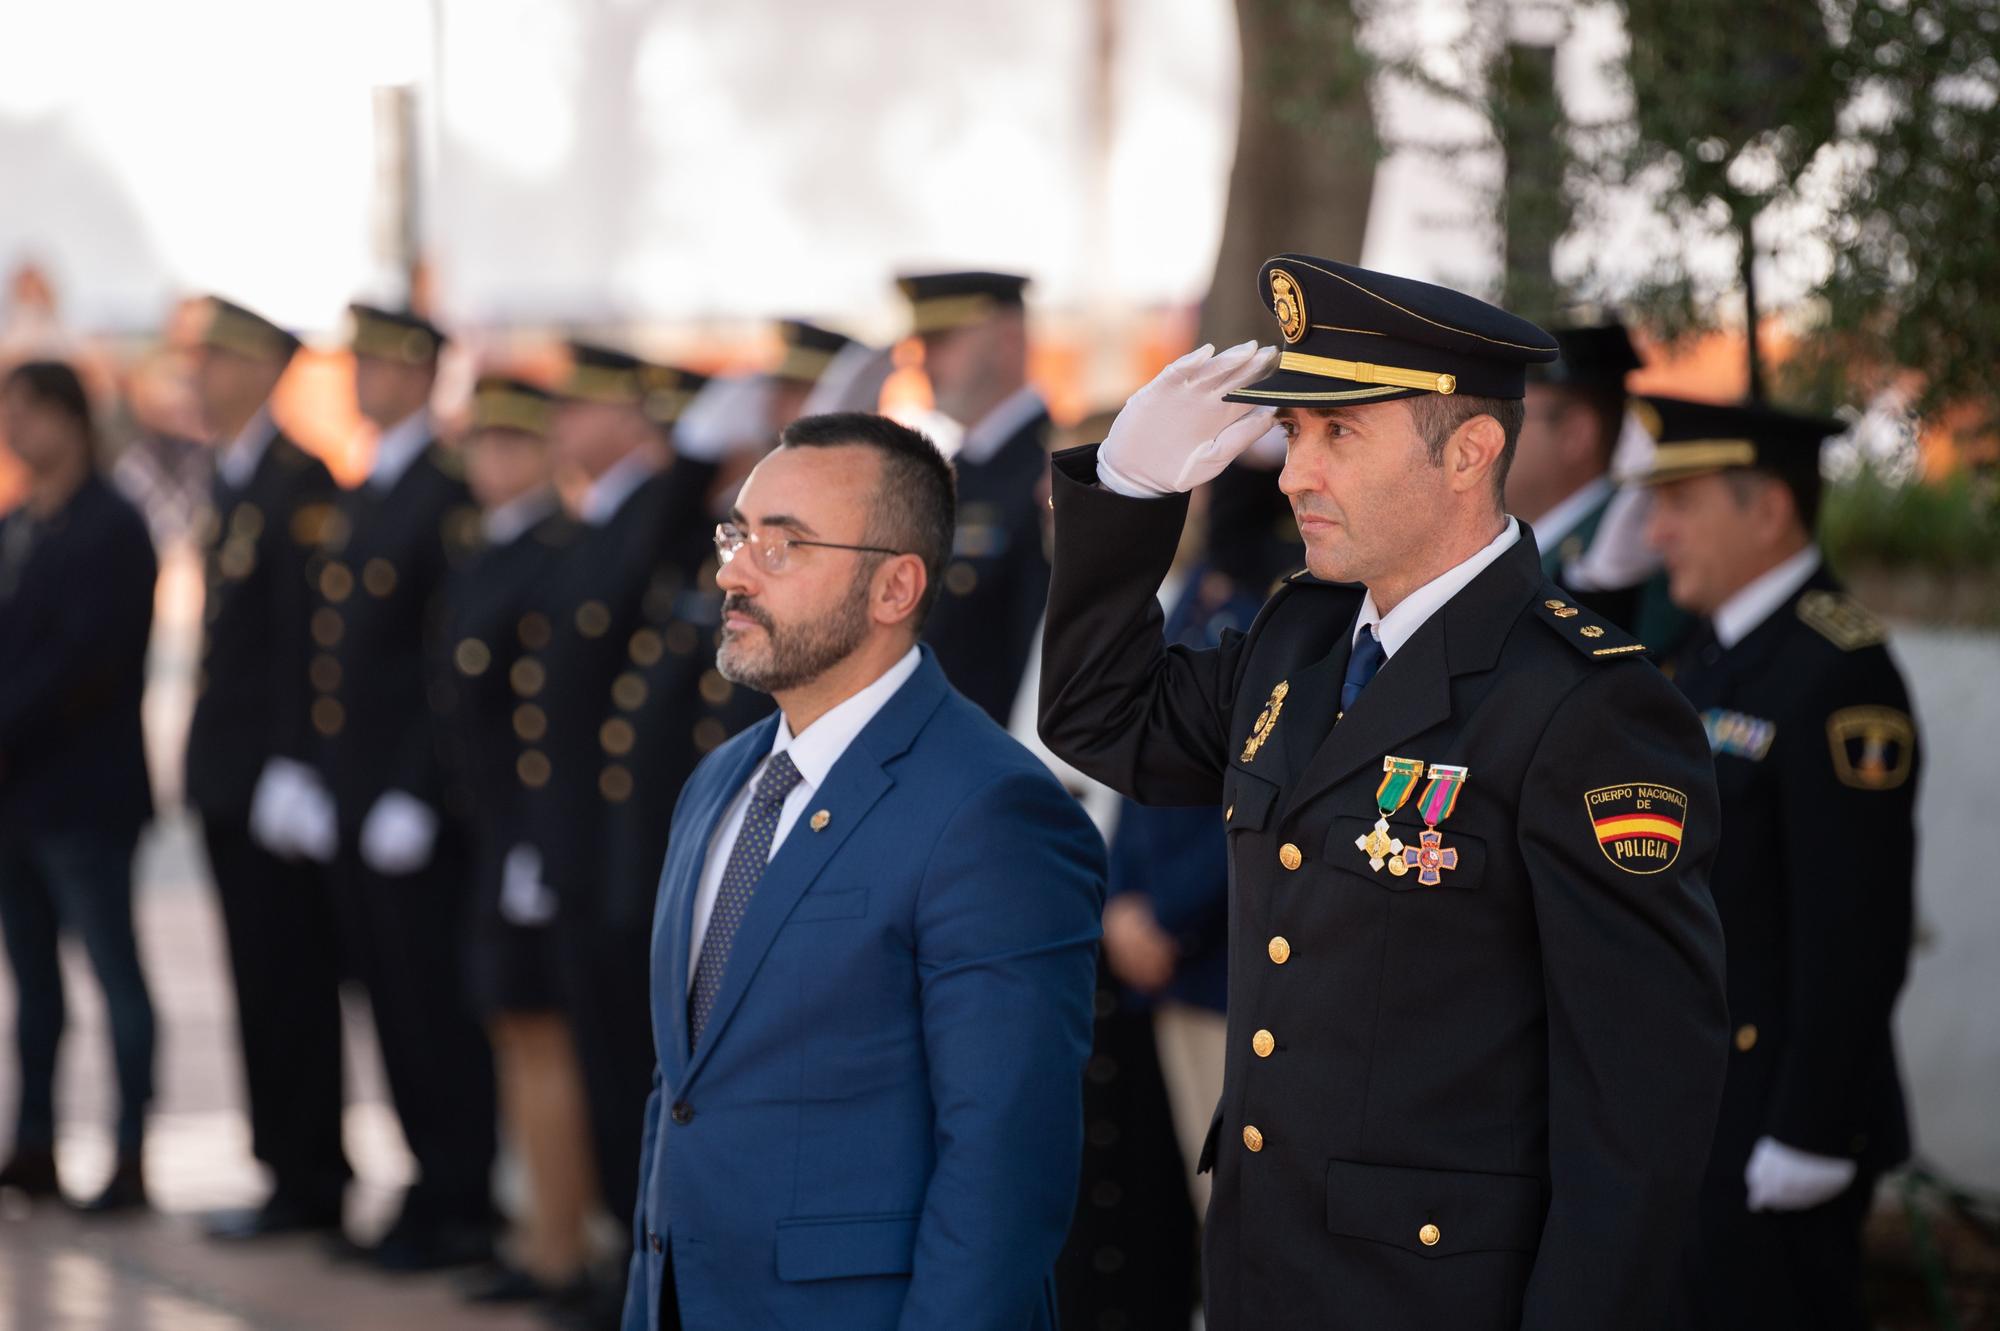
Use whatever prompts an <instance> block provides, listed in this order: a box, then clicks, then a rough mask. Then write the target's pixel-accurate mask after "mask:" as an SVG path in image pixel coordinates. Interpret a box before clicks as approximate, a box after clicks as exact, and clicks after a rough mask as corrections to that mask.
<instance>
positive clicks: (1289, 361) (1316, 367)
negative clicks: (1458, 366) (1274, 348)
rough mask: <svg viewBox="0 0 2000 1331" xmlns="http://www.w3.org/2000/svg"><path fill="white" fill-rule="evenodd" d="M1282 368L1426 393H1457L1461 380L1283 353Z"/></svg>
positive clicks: (1361, 361) (1279, 360) (1387, 366)
mask: <svg viewBox="0 0 2000 1331" xmlns="http://www.w3.org/2000/svg"><path fill="white" fill-rule="evenodd" d="M1278 368H1279V369H1280V370H1293V371H1296V372H1297V373H1299V374H1311V375H1317V376H1318V377H1319V378H1322V379H1348V380H1352V381H1353V382H1355V383H1357V384H1389V385H1391V386H1392V387H1395V388H1417V389H1422V390H1423V391H1424V392H1426V393H1445V394H1450V393H1456V392H1457V391H1458V377H1457V376H1456V375H1450V374H1439V373H1438V372H1437V371H1435V370H1406V369H1404V368H1403V367H1401V366H1399V365H1375V364H1372V363H1370V362H1368V361H1365V360H1340V359H1339V358H1337V357H1334V356H1311V355H1307V354H1306V353H1305V352H1303V351H1286V352H1281V353H1279V356H1278Z"/></svg>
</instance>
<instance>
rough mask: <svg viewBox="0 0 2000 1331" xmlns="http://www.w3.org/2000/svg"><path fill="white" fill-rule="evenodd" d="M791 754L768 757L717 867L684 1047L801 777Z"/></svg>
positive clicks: (717, 987)
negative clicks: (723, 862) (719, 883)
mask: <svg viewBox="0 0 2000 1331" xmlns="http://www.w3.org/2000/svg"><path fill="white" fill-rule="evenodd" d="M800 779H801V778H800V776H799V769H798V767H797V766H796V765H795V764H794V763H793V762H792V755H790V754H789V753H779V754H774V755H772V758H771V761H770V762H768V763H766V764H764V773H763V775H762V776H760V777H758V778H757V788H756V789H755V790H753V791H752V792H751V793H750V807H749V808H747V809H745V810H744V811H743V826H742V827H741V828H739V829H738V830H737V833H736V844H735V845H733V846H731V847H730V848H729V863H728V864H727V865H726V866H725V867H724V868H723V871H722V886H721V887H720V888H719V889H718V890H717V891H716V894H715V906H714V908H713V909H712V910H711V911H710V912H709V916H708V932H707V933H706V934H704V935H702V940H701V959H700V960H699V961H698V962H696V963H695V968H694V987H693V989H692V990H691V991H690V992H689V993H688V1048H689V1049H690V1050H692V1049H693V1048H694V1047H695V1046H696V1045H697V1044H699V1043H700V1042H701V1031H702V1028H703V1027H704V1026H706V1025H708V1018H709V1014H710V1013H712V1012H714V1011H715V997H716V995H717V994H719V993H721V992H722V972H723V968H724V967H726V966H727V965H728V964H729V948H730V945H731V944H732V943H734V942H735V941H736V930H737V927H738V926H739V925H741V924H742V923H743V912H744V911H745V910H746V909H748V907H749V905H750V898H751V897H752V896H754V895H755V894H756V891H757V880H758V879H760V878H762V877H763V876H764V866H766V865H767V864H769V863H770V862H771V839H772V837H774V836H775V835H776V834H777V831H778V813H779V811H780V810H782V809H783V808H784V807H785V796H787V795H789V794H791V793H792V787H793V786H796V785H797V784H798V783H799V781H800Z"/></svg>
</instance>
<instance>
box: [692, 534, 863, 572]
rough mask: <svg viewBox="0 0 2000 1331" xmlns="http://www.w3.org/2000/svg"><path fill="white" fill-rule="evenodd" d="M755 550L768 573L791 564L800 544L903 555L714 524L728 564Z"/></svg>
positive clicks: (717, 543)
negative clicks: (746, 549) (794, 552)
mask: <svg viewBox="0 0 2000 1331" xmlns="http://www.w3.org/2000/svg"><path fill="white" fill-rule="evenodd" d="M746 545H747V546H749V547H750V549H751V550H752V551H753V552H755V555H756V559H757V567H758V568H760V569H762V570H764V572H766V573H783V572H784V571H785V570H786V569H788V568H790V567H791V566H792V551H793V550H794V549H796V548H798V547H799V546H811V547H813V548H815V549H819V550H859V551H861V552H862V553H864V554H871V555H900V554H902V553H903V552H902V551H901V550H891V549H889V548H888V547H887V546H882V545H842V544H841V543H840V542H838V541H802V540H800V539H798V538H797V537H795V536H764V535H761V534H759V533H757V532H754V531H745V530H743V528H741V527H739V526H737V525H736V524H735V523H733V522H718V523H716V524H715V553H716V555H717V556H718V557H719V558H720V559H721V560H722V562H723V563H725V564H727V563H728V562H729V561H730V560H732V559H734V558H736V555H737V552H738V551H740V550H742V549H743V547H744V546H746Z"/></svg>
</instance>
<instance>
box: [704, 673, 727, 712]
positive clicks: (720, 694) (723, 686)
mask: <svg viewBox="0 0 2000 1331" xmlns="http://www.w3.org/2000/svg"><path fill="white" fill-rule="evenodd" d="M735 691H736V686H735V685H734V684H731V683H730V682H729V681H728V680H727V679H725V678H723V675H722V672H721V671H720V670H708V671H704V672H702V676H701V697H702V701H703V702H706V703H707V704H708V705H709V706H711V707H720V706H722V704H724V703H726V702H728V701H729V695H730V694H732V693H734V692H735Z"/></svg>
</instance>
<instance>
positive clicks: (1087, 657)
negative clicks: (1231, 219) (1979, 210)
mask: <svg viewBox="0 0 2000 1331" xmlns="http://www.w3.org/2000/svg"><path fill="white" fill-rule="evenodd" d="M1260 280H1261V282H1262V284H1263V286H1264V289H1265V291H1266V293H1267V299H1269V301H1270V302H1271V305H1272V308H1273V310H1274V312H1275V313H1276V314H1277V316H1278V323H1279V328H1280V331H1281V332H1282V333H1283V335H1284V337H1285V339H1286V344H1287V347H1288V348H1290V349H1289V350H1287V351H1286V352H1285V353H1284V355H1283V356H1282V357H1281V358H1277V360H1276V365H1275V372H1274V373H1271V374H1269V375H1268V377H1261V378H1260V376H1263V375H1264V374H1265V371H1267V370H1271V369H1273V364H1272V361H1273V358H1272V357H1271V356H1269V355H1268V354H1267V353H1264V352H1261V351H1257V350H1255V349H1254V348H1252V347H1250V346H1248V345H1247V344H1246V346H1244V347H1240V348H1235V349H1232V350H1231V351H1229V352H1225V353H1223V354H1222V355H1220V356H1211V355H1210V354H1209V351H1208V349H1207V348H1202V349H1200V350H1198V351H1196V352H1194V353H1191V354H1190V355H1188V356H1186V357H1184V358H1182V359H1181V360H1180V361H1177V362H1175V363H1174V364H1173V365H1171V366H1169V367H1168V368H1167V369H1166V370H1164V371H1163V372H1162V373H1161V374H1160V376H1159V377H1158V378H1156V379H1155V380H1154V381H1153V382H1152V383H1151V384H1150V385H1148V386H1147V387H1146V388H1144V389H1142V390H1141V391H1140V392H1139V393H1138V394H1137V395H1136V396H1135V397H1134V398H1133V399H1132V400H1131V401H1130V402H1128V403H1127V404H1126V406H1125V409H1124V411H1122V412H1121V413H1120V414H1119V417H1118V420H1117V421H1116V422H1115V423H1114V424H1113V426H1112V429H1111V432H1110V434H1109V436H1108V437H1107V439H1106V440H1105V442H1104V443H1103V444H1102V445H1101V446H1099V447H1098V448H1096V449H1081V450H1076V451H1073V452H1070V453H1065V454H1061V455H1058V457H1057V459H1056V477H1055V483H1054V497H1055V505H1056V541H1055V577H1054V582H1053V584H1052V586H1051V589H1050V609H1049V617H1048V636H1047V648H1046V651H1045V654H1044V668H1043V672H1042V679H1043V681H1044V683H1043V691H1042V731H1043V735H1044V737H1045V738H1046V739H1047V740H1048V742H1049V744H1050V747H1052V748H1053V749H1055V750H1056V752H1057V753H1059V754H1061V755H1063V756H1065V757H1067V758H1069V759H1070V760H1071V761H1072V762H1074V763H1075V764H1076V765H1077V766H1078V767H1080V768H1082V769H1083V770H1084V771H1086V772H1088V773H1090V774H1091V775H1093V776H1096V777H1098V778H1099V779H1101V780H1103V781H1105V782H1107V783H1108V784H1110V785H1112V786H1114V787H1116V788H1118V789H1121V790H1123V791H1125V792H1127V793H1128V794H1131V795H1132V796H1134V797H1135V798H1138V799H1141V800H1145V801H1148V802H1153V803H1172V804H1196V803H1219V804H1222V805H1223V806H1225V808H1224V819H1225V822H1226V824H1227V826H1228V828H1229V841H1230V864H1231V900H1230V911H1231V915H1230V939H1231V951H1230V958H1229V1016H1228V1023H1229V1024H1228V1048H1227V1067H1226V1069H1225V1073H1224V1090H1223V1096H1222V1101H1221V1104H1220V1105H1219V1106H1218V1107H1217V1111H1216V1118H1215V1123H1214V1125H1213V1127H1212V1128H1211V1129H1210V1135H1209V1141H1208V1146H1207V1148H1206V1149H1205V1151H1204V1157H1205V1159H1204V1161H1203V1163H1204V1164H1207V1163H1210V1162H1213V1163H1214V1165H1215V1171H1216V1176H1215V1186H1214V1193H1213V1198H1212V1201H1211V1204H1210V1209H1209V1220H1208V1229H1207V1234H1206V1238H1205V1272H1206V1282H1205V1283H1206V1289H1207V1304H1208V1324H1209V1325H1210V1326H1211V1327H1215V1328H1218V1331H1235V1329H1236V1328H1256V1329H1257V1331H1269V1329H1271V1328H1288V1327H1299V1328H1307V1327H1310V1328H1314V1329H1315V1331H1324V1329H1325V1328H1329V1327H1335V1328H1342V1327H1354V1328H1368V1329H1369V1331H1380V1329H1382V1328H1397V1327H1411V1328H1414V1327H1429V1326H1470V1325H1479V1326H1514V1325H1523V1326H1533V1327H1537V1328H1575V1329H1576V1331H1585V1329H1586V1328H1588V1329H1589V1331H1601V1328H1605V1327H1612V1326H1619V1327H1623V1326H1638V1325H1643V1324H1646V1323H1647V1322H1649V1321H1651V1320H1653V1319H1654V1318H1655V1317H1657V1315H1658V1306H1659V1301H1660V1299H1661V1297H1662V1295H1664V1294H1665V1293H1666V1292H1667V1290H1668V1288H1669V1287H1670V1285H1671V1280H1672V1274H1673V1267H1674V1261H1675V1248H1676V1244H1677V1242H1678V1240H1679V1237H1680V1235H1681V1233H1682V1232H1683V1226H1684V1225H1685V1224H1686V1223H1687V1217H1688V1215H1689V1214H1690V1212H1691V1208H1692V1205H1693V1201H1694V1192H1695V1179H1696V1176H1697V1174H1698V1171H1699V1162H1700V1161H1701V1160H1702V1159H1703V1157H1704V1155H1705V1153H1706V1150H1707V1145H1708V1140H1709V1136H1710V1133H1711V1130H1712V1128H1713V1125H1714V1112H1715V1105H1716V1100H1717V1097H1718V1095H1719V1093H1720V1089H1721V1079H1722V1074H1723V1059H1724V1046H1725V1035H1724V1010H1723V994H1722V976H1721V953H1722V939H1721V933H1720V930H1719V928H1718V926H1717V922H1716V918H1715V912H1714V907H1713V904H1712V903H1711V902H1710V900H1709V897H1708V893H1707V889H1706V885H1705V882H1704V878H1705V873H1706V870H1707V868H1708V864H1709V861H1710V859H1711V857H1712V855H1713V850H1714V845H1715V835H1716V830H1717V817H1718V812H1717V807H1716V800H1715V793H1714V782H1713V776H1712V773H1711V770H1710V767H1709V761H1708V753H1707V746H1706V745H1705V743H1704V742H1703V739H1702V735H1701V731H1700V729H1699V727H1698V725H1697V723H1696V721H1695V719H1694V717H1693V715H1692V714H1691V713H1690V712H1689V710H1688V708H1687V706H1686V704H1685V702H1684V701H1683V700H1682V699H1681V698H1679V697H1678V696H1677V695H1676V694H1675V692H1674V690H1673V688H1672V686H1671V685H1669V684H1668V683H1667V682H1666V681H1665V680H1664V679H1662V678H1661V677H1660V675H1659V673H1658V672H1657V671H1655V670H1654V669H1653V668H1652V667H1651V666H1650V665H1648V664H1646V663H1645V662H1644V661H1643V660H1642V659H1640V652H1641V651H1642V649H1641V648H1640V647H1639V645H1638V644H1636V643H1634V642H1632V641H1630V640H1629V639H1628V638H1626V637H1625V636H1624V635H1623V634H1622V633H1620V632H1619V631H1618V630H1616V629H1615V628H1609V627H1607V626H1605V625H1604V624H1602V623H1600V622H1598V621H1597V619H1596V617H1595V616H1593V615H1591V614H1590V613H1589V612H1587V611H1579V610H1578V609H1577V608H1576V607H1575V606H1573V605H1571V604H1570V603H1569V602H1568V599H1567V598H1566V597H1564V596H1563V595H1562V594H1561V593H1560V592H1559V590H1558V589H1557V588H1555V587H1554V586H1553V585H1552V584H1550V583H1549V582H1548V581H1547V580H1546V579H1545V578H1544V577H1543V576H1542V571H1541V566H1540V557H1539V553H1538V551H1537V550H1536V548H1535V544H1534V541H1533V539H1532V535H1531V534H1530V533H1529V532H1528V531H1527V529H1526V528H1525V527H1523V526H1522V525H1521V524H1519V523H1518V522H1516V521H1515V520H1514V519H1511V518H1508V517H1507V516H1506V515H1505V513H1504V512H1503V511H1502V508H1501V505H1500V488H1501V483H1502V481H1503V479H1504V475H1505V470H1506V461H1507V454H1508V450H1509V448H1510V447H1511V445H1512V442H1513V435H1514V433H1515V431H1516V430H1517V429H1518V428H1519V406H1518V400H1519V398H1520V396H1521V393H1522V366H1523V365H1524V364H1525V363H1529V362H1534V361H1546V360H1548V359H1549V358H1550V357H1552V356H1553V355H1554V354H1555V347H1554V344H1553V343H1552V342H1551V340H1550V339H1549V337H1548V335H1547V334H1545V333H1544V332H1542V330H1540V329H1539V328H1536V327H1535V326H1534V325H1532V324H1529V323H1527V322H1525V321H1523V320H1520V319H1517V318H1514V317H1513V316H1511V315H1508V314H1505V313H1503V312H1502V311H1500V310H1497V309H1494V308H1492V307H1491V306H1488V305H1485V304H1483V303H1481V302H1479V301H1475V300H1472V299H1470V298H1469V297H1465V296H1462V295H1459V294H1458V293H1456V292H1452V291H1448V290H1445V289H1443V288H1439V287H1433V286H1429V285H1427V284H1424V283H1419V282H1413V281H1409V280H1406V279H1402V278H1396V277H1390V276H1386V275H1383V274H1379V273H1371V272H1367V271H1366V270H1363V269H1358V268H1353V267H1349V266H1347V265H1343V264H1338V263H1332V262H1328V261H1324V260H1319V259H1313V258H1310V257H1307V256H1303V255H1282V256H1279V257H1278V258H1276V259H1273V260H1271V261H1270V262H1269V263H1268V264H1266V265H1265V268H1264V271H1263V272H1262V273H1261V274H1260ZM1253 381H1254V382H1253ZM1225 393H1227V394H1228V395H1229V400H1225V398H1224V394H1225ZM1232 402H1251V403H1260V404H1269V405H1268V406H1267V407H1266V408H1265V411H1263V412H1250V413H1248V414H1246V413H1245V412H1244V409H1243V408H1242V407H1240V406H1236V405H1232ZM1270 407H1276V408H1278V412H1277V415H1278V419H1279V421H1280V422H1281V424H1282V425H1283V428H1284V429H1285V430H1286V432H1287V434H1288V436H1289V441H1290V442H1289V449H1288V454H1287V459H1286V463H1285V468H1284V471H1283V473H1282V475H1281V477H1280V480H1279V484H1280V487H1281V488H1282V489H1283V490H1284V491H1285V493H1286V494H1287V495H1288V496H1289V497H1290V499H1291V501H1292V506H1293V510H1294V512H1295V514H1296V516H1297V517H1298V519H1299V526H1300V531H1301V534H1302V535H1303V536H1304V538H1305V542H1306V549H1307V563H1308V565H1309V568H1310V569H1311V574H1312V575H1311V576H1306V575H1300V576H1297V577H1295V578H1294V579H1292V580H1291V581H1289V582H1288V583H1287V584H1286V585H1284V586H1283V587H1281V588H1280V589H1279V590H1278V591H1277V592H1276V593H1275V594H1274V595H1273V597H1272V598H1271V600H1270V601H1269V602H1268V603H1267V604H1266V606H1265V608H1264V610H1263V612H1262V614H1261V615H1260V616H1259V619H1258V621H1257V623H1256V624H1255V626H1253V628H1252V629H1251V631H1250V632H1249V633H1248V634H1247V635H1244V636H1237V635H1234V634H1231V635H1228V636H1226V637H1225V639H1224V641H1223V643H1222V645H1221V646H1220V647H1219V648H1217V649H1214V650H1191V649H1188V648H1184V647H1172V648H1167V647H1164V646H1163V643H1162V640H1161V615H1160V611H1159V608H1158V606H1157V604H1156V603H1155V601H1154V598H1153V589H1154V588H1155V586H1157V584H1158V583H1159V581H1160V575H1161V574H1162V573H1163V572H1164V570H1165V569H1166V567H1167V565H1168V562H1169V561H1170V560H1171V558H1172V555H1173V550H1174V547H1175V545H1176V543H1177V542H1178V540H1179V537H1180V531H1181V524H1182V517H1183V514H1184V512H1185V507H1186V501H1185V499H1183V498H1182V497H1181V496H1182V494H1183V493H1184V492H1185V491H1186V490H1188V489H1189V488H1191V487H1192V486H1194V485H1196V484H1199V483H1200V482H1202V481H1204V480H1206V479H1207V478H1208V477H1209V476H1211V475H1213V474H1214V473H1215V472H1216V471H1217V470H1219V469H1220V468H1221V467H1222V466H1224V465H1226V464H1227V462H1228V461H1229V460H1230V458H1232V457H1234V456H1235V455H1236V454H1237V453H1239V452H1241V451H1242V450H1243V449H1244V448H1246V447H1248V446H1249V444H1250V443H1251V442H1252V441H1253V440H1254V439H1255V438H1256V437H1257V436H1259V435H1261V434H1262V433H1263V432H1264V430H1265V429H1266V426H1267V424H1268V419H1267V413H1268V412H1269V409H1270ZM1350 579H1351V580H1354V582H1358V583H1360V584H1361V585H1351V584H1350V583H1348V580H1350ZM1378 671H1379V677H1378V676H1377V672H1378ZM1447 765H1448V766H1447ZM1425 780H1428V781H1429V782H1430V784H1429V785H1428V786H1424V785H1422V782H1423V781H1425ZM1461 783H1462V784H1461ZM1419 790H1421V793H1418V792H1419ZM1399 849H1400V851H1401V853H1400V854H1398V853H1397V852H1398V850H1399ZM1397 866H1400V867H1401V868H1402V870H1403V872H1402V873H1400V874H1398V873H1397V872H1396V867H1397Z"/></svg>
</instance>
